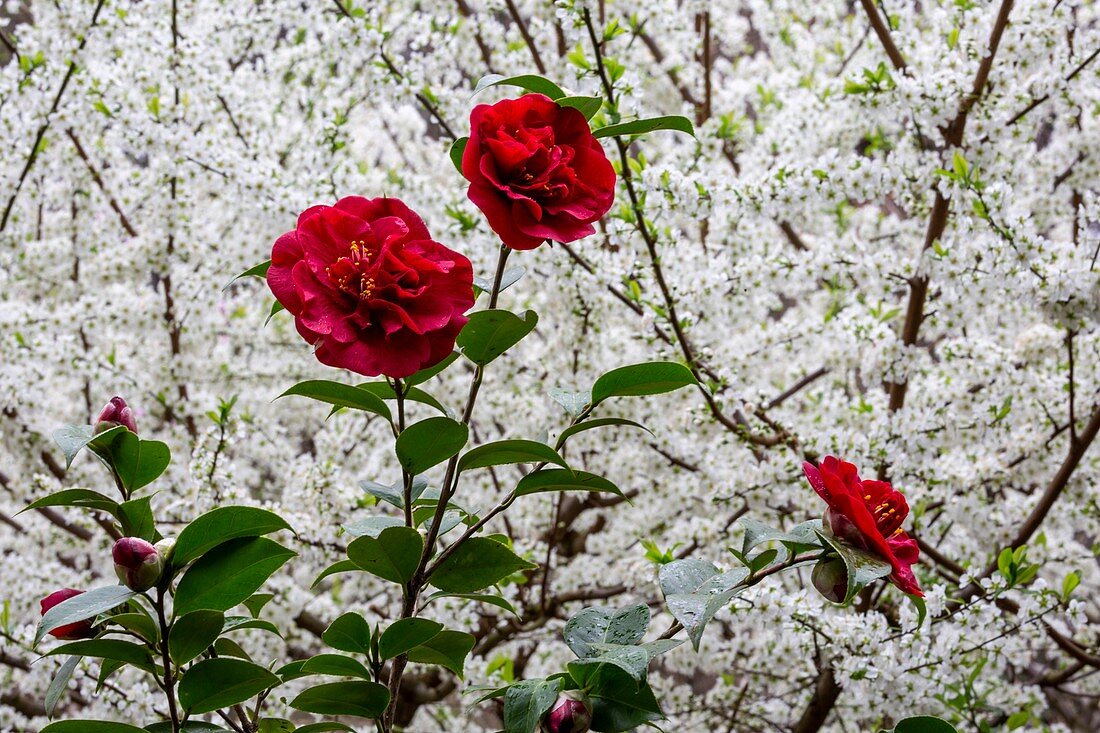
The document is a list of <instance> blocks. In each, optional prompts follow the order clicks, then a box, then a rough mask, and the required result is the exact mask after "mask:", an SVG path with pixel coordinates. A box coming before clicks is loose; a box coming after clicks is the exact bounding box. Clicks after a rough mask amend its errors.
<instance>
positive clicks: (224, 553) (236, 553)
mask: <svg viewBox="0 0 1100 733" xmlns="http://www.w3.org/2000/svg"><path fill="white" fill-rule="evenodd" d="M295 554H296V553H295V552H293V551H292V550H288V549H287V548H285V547H283V546H282V545H280V544H279V543H278V542H275V541H274V540H269V539H268V538H266V537H239V538H237V539H234V540H230V541H229V542H226V543H225V544H223V545H222V546H221V549H220V550H219V551H218V552H215V553H208V554H206V555H203V556H202V557H201V558H199V559H198V560H197V561H196V562H195V564H194V565H192V566H191V567H190V569H188V571H187V572H186V573H184V575H183V577H182V578H181V579H180V582H179V585H178V586H176V599H175V611H176V613H177V614H181V615H182V614H185V613H190V612H191V611H197V610H199V609H210V610H214V611H228V610H229V609H230V608H233V606H236V605H237V604H238V603H241V602H243V601H245V600H246V599H247V598H248V597H249V596H251V595H252V594H253V593H255V592H256V591H257V590H259V588H260V586H261V585H263V584H264V581H266V580H267V579H268V578H269V577H271V575H272V573H274V572H275V571H276V570H278V569H279V568H280V567H282V566H283V563H285V562H286V561H287V560H289V559H290V558H292V557H294V555H295Z"/></svg>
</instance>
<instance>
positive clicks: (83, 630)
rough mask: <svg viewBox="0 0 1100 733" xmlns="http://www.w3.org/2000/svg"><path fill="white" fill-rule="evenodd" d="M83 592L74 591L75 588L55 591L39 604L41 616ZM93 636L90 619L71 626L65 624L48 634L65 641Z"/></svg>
mask: <svg viewBox="0 0 1100 733" xmlns="http://www.w3.org/2000/svg"><path fill="white" fill-rule="evenodd" d="M83 592H84V591H82V590H76V589H75V588H62V589H61V590H55V591H54V592H53V593H51V594H49V595H48V596H46V597H45V598H43V599H42V601H41V602H40V603H39V606H40V607H41V609H42V613H43V615H45V613H46V611H49V610H50V609H51V608H53V607H54V606H56V605H57V604H59V603H61V602H62V601H67V600H69V599H70V598H72V597H73V596H78V595H80V594H81V593H83ZM94 635H95V632H93V631H92V622H91V620H90V619H89V620H85V621H77V622H76V623H72V624H65V625H64V626H58V627H57V628H56V629H54V630H53V631H51V632H50V636H53V637H55V638H58V639H65V640H71V639H87V638H88V637H90V636H94Z"/></svg>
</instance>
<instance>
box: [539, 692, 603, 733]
mask: <svg viewBox="0 0 1100 733" xmlns="http://www.w3.org/2000/svg"><path fill="white" fill-rule="evenodd" d="M590 725H592V708H591V707H590V706H589V703H588V698H587V697H585V695H584V693H583V692H581V691H580V690H566V691H565V692H563V693H561V694H560V695H558V699H557V700H555V701H554V705H553V706H552V707H551V708H550V711H549V712H548V713H546V715H544V716H543V718H542V730H543V733H588V728H589V726H590Z"/></svg>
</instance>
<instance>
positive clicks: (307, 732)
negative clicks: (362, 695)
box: [294, 720, 355, 733]
mask: <svg viewBox="0 0 1100 733" xmlns="http://www.w3.org/2000/svg"><path fill="white" fill-rule="evenodd" d="M334 730H335V731H348V733H355V728H352V727H351V726H350V725H347V724H345V723H337V722H336V721H334V720H333V721H329V722H327V723H310V724H309V725H303V726H301V727H300V728H298V729H297V730H296V731H294V733H328V732H329V731H334Z"/></svg>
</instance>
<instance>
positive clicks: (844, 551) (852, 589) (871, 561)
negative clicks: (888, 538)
mask: <svg viewBox="0 0 1100 733" xmlns="http://www.w3.org/2000/svg"><path fill="white" fill-rule="evenodd" d="M819 535H820V537H821V539H822V540H824V541H825V542H827V543H828V544H829V546H830V547H832V548H833V549H834V550H836V553H837V554H838V555H839V556H840V559H841V560H843V561H844V567H845V569H846V570H847V571H848V593H847V595H845V597H844V601H843V602H842V603H841V605H846V604H848V603H850V602H851V600H852V598H854V597H855V595H856V593H858V592H859V591H860V590H861V589H862V588H863V586H865V585H867V584H868V583H871V582H872V581H875V580H878V579H879V578H885V577H886V576H887V575H889V574H890V573H892V572H893V571H894V569H893V568H892V567H891V566H890V563H888V562H884V561H882V560H880V559H878V558H877V557H875V556H874V555H872V554H870V553H868V552H864V551H863V550H857V549H856V548H854V547H849V546H848V545H846V544H844V543H843V542H841V541H840V540H839V539H837V538H836V537H833V536H832V535H831V534H830V533H827V532H824V531H822V532H820V533H819Z"/></svg>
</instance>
